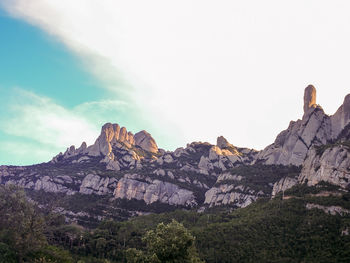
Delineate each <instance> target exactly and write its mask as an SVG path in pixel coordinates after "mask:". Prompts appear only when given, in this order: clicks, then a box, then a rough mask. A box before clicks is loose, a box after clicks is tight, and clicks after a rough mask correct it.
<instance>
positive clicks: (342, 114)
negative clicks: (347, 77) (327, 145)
mask: <svg viewBox="0 0 350 263" xmlns="http://www.w3.org/2000/svg"><path fill="white" fill-rule="evenodd" d="M349 122H350V94H348V95H347V96H346V97H345V98H344V102H343V105H341V106H340V107H339V109H338V110H337V111H336V113H335V114H334V115H333V116H331V123H332V136H331V137H332V139H336V138H337V136H338V135H339V134H340V132H341V131H342V130H343V129H344V128H345V126H346V125H347V124H348V123H349Z"/></svg>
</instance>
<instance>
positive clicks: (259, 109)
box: [3, 0, 350, 148]
mask: <svg viewBox="0 0 350 263" xmlns="http://www.w3.org/2000/svg"><path fill="white" fill-rule="evenodd" d="M3 6H4V7H5V9H6V10H8V12H10V13H11V14H12V15H14V16H16V17H19V18H21V19H24V20H25V21H28V22H30V23H32V24H34V25H36V26H39V27H40V28H42V29H43V30H45V31H46V32H48V33H49V34H51V35H52V36H54V37H56V38H57V39H59V40H60V41H62V42H63V43H64V44H65V45H67V46H68V47H69V48H70V49H71V50H72V51H73V52H75V53H77V54H78V55H80V56H81V57H82V59H83V60H85V61H86V66H87V67H88V68H89V69H90V70H91V72H92V73H94V74H95V75H96V76H97V77H99V78H101V79H102V80H104V81H105V83H106V88H108V89H110V90H113V91H115V92H116V93H118V95H120V96H121V97H122V98H123V100H124V99H126V100H127V101H128V102H129V103H128V105H135V107H137V112H138V113H139V115H140V116H141V117H140V118H141V119H143V120H144V122H145V123H148V122H151V123H152V125H151V126H150V129H151V132H152V131H153V132H152V133H153V134H154V133H156V136H155V137H156V138H157V137H159V138H161V141H162V143H161V146H162V145H174V143H173V142H171V140H174V141H176V140H177V141H179V140H180V141H181V142H182V143H185V142H190V141H192V140H210V141H212V142H213V141H214V140H215V138H216V136H218V135H221V134H222V135H225V136H226V137H227V138H228V139H229V140H230V141H231V142H232V143H233V144H237V145H240V146H250V147H256V148H262V147H264V146H266V145H267V144H269V143H271V142H272V141H273V139H274V137H275V136H276V135H277V133H278V132H279V131H280V130H281V129H283V128H286V126H287V125H288V122H289V121H290V120H291V119H296V118H298V117H301V115H302V96H303V88H304V87H305V86H306V85H307V84H309V83H313V84H315V86H316V87H317V88H318V91H319V93H318V94H319V100H318V102H319V103H320V104H321V105H322V106H323V107H324V108H325V110H326V111H327V112H329V113H333V112H334V111H335V110H336V109H337V107H338V106H339V105H340V104H341V102H342V100H343V97H344V96H345V95H346V93H348V91H349V88H348V87H350V79H349V78H348V72H347V71H348V68H349V61H350V50H349V48H348V47H349V46H350V27H349V25H350V17H349V16H348V13H349V11H350V3H349V1H345V0H344V1H336V2H330V1H321V0H317V1H316V0H313V1H304V0H296V1H292V2H290V1H281V0H275V1H271V0H266V1H260V0H256V1H232V0H222V1H215V2H214V1H209V0H207V1H205V0H192V1H191V0H186V1H180V0H179V1H166V0H148V1H143V0H140V1H115V0H105V1H98V2H97V1H92V0H91V1H88V0H74V1H71V0H36V1H32V0H15V1H6V0H5V1H3ZM120 79H124V80H125V82H124V83H125V85H123V86H116V85H114V83H117V80H120ZM128 83H129V85H128ZM130 102H131V104H130ZM68 120H72V121H71V122H74V121H73V119H69V118H68ZM61 125H63V126H64V124H61ZM51 126H54V124H51ZM139 128H141V127H139ZM145 128H146V129H147V128H148V127H145ZM67 131H68V129H64V132H67ZM42 132H45V131H42ZM74 136H75V135H74V134H73V137H74ZM167 136H168V138H169V139H168V142H167V141H166V139H165V138H166V137H167ZM62 140H63V141H64V139H62ZM169 141H170V142H169Z"/></svg>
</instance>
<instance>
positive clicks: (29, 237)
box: [0, 186, 350, 263]
mask: <svg viewBox="0 0 350 263" xmlns="http://www.w3.org/2000/svg"><path fill="white" fill-rule="evenodd" d="M328 188H329V187H328ZM310 191H311V192H314V189H310V190H308V189H307V188H302V189H301V188H298V189H296V190H295V191H294V192H293V191H289V194H290V195H293V194H294V195H296V196H297V198H291V199H288V200H281V198H276V199H273V200H269V199H260V200H258V201H257V202H255V203H253V204H252V205H250V206H248V207H246V208H243V209H238V210H235V211H232V212H230V211H228V210H227V209H225V208H213V209H209V210H207V211H206V212H205V213H197V212H196V211H185V210H177V211H174V212H169V213H163V214H151V215H147V216H140V217H136V218H133V219H132V220H129V221H124V222H116V221H104V222H101V224H100V225H99V226H98V227H97V228H95V229H92V230H87V229H84V228H82V227H80V226H78V225H72V224H70V225H67V224H65V222H64V218H63V217H62V216H59V215H55V214H52V213H46V214H42V213H40V212H39V211H38V210H37V208H36V207H35V205H34V204H32V203H30V202H28V201H27V200H26V198H25V195H24V192H23V191H22V190H20V189H18V188H15V187H5V186H0V262H21V261H23V262H80V263H83V262H86V263H89V262H96V263H98V262H200V261H201V260H202V261H205V262H210V263H211V262H213V263H214V262H223V263H225V262H349V259H350V236H349V233H350V216H349V215H345V216H340V215H335V216H333V215H328V214H326V213H324V212H323V211H321V210H318V209H312V210H307V209H306V208H305V206H306V203H307V202H313V203H317V202H322V204H332V203H336V204H338V205H343V207H348V206H349V196H348V194H343V195H340V196H330V197H315V198H314V197H310V196H308V197H307V198H303V197H302V194H301V193H304V192H305V193H309V192H310ZM174 220H176V221H174ZM178 222H179V223H178ZM181 257H182V258H181ZM1 260H2V261H1Z"/></svg>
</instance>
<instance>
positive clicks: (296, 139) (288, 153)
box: [257, 85, 350, 165]
mask: <svg viewBox="0 0 350 263" xmlns="http://www.w3.org/2000/svg"><path fill="white" fill-rule="evenodd" d="M349 117H350V96H349V95H348V96H346V97H345V100H344V104H343V105H342V106H341V107H340V108H339V109H338V111H337V112H336V113H335V114H334V115H333V116H328V115H327V114H325V113H324V111H323V109H322V108H321V106H319V105H317V104H316V89H315V87H313V86H312V85H309V86H308V87H307V88H306V89H305V93H304V115H303V118H302V119H301V120H297V121H291V122H290V124H289V127H288V129H287V130H284V131H282V132H281V133H280V134H279V135H278V136H277V138H276V140H275V142H274V143H273V144H271V145H269V146H267V147H266V148H265V149H264V150H263V151H261V152H260V153H259V154H258V156H257V162H260V163H265V164H283V165H289V164H292V165H302V163H303V162H304V160H305V158H306V156H307V153H308V151H309V150H310V149H311V148H312V146H317V145H322V144H326V143H328V142H329V141H331V140H334V139H335V138H336V137H337V136H338V135H339V133H340V132H341V131H342V130H343V129H344V127H345V126H346V125H347V124H348V123H349Z"/></svg>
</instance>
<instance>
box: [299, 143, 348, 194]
mask: <svg viewBox="0 0 350 263" xmlns="http://www.w3.org/2000/svg"><path fill="white" fill-rule="evenodd" d="M298 180H299V183H307V184H308V185H310V186H312V185H316V184H318V183H320V182H322V181H324V182H328V183H331V184H334V185H338V186H340V187H342V188H344V189H349V188H350V149H349V147H348V146H345V145H342V144H340V145H336V146H333V147H332V146H330V147H329V148H328V149H326V150H325V151H324V152H323V153H320V152H317V150H316V149H312V150H311V151H310V152H309V155H308V157H307V158H306V160H305V162H304V165H303V169H302V171H301V174H300V176H299V179H298Z"/></svg>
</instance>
